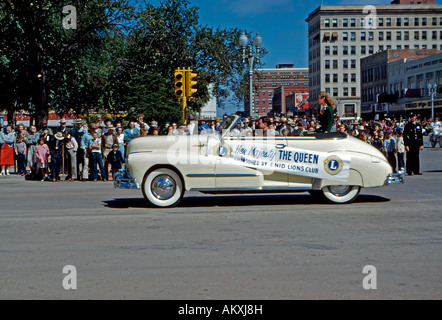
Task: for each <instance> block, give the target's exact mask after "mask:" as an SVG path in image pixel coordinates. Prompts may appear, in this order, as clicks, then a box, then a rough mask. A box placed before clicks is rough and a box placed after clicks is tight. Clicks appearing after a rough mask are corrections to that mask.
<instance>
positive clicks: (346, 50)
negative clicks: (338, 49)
mask: <svg viewBox="0 0 442 320" xmlns="http://www.w3.org/2000/svg"><path fill="white" fill-rule="evenodd" d="M342 54H343V55H344V56H345V55H348V46H343V47H342Z"/></svg>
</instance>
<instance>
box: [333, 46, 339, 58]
mask: <svg viewBox="0 0 442 320" xmlns="http://www.w3.org/2000/svg"><path fill="white" fill-rule="evenodd" d="M333 55H334V56H337V55H338V47H337V46H333Z"/></svg>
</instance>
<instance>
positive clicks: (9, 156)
mask: <svg viewBox="0 0 442 320" xmlns="http://www.w3.org/2000/svg"><path fill="white" fill-rule="evenodd" d="M0 134H1V135H2V140H3V146H2V149H1V153H0V166H1V168H2V171H1V173H0V175H5V174H6V175H9V166H13V165H14V146H15V140H16V135H15V132H14V131H12V127H11V126H10V125H7V126H6V128H5V130H3V131H2V132H1V133H0Z"/></svg>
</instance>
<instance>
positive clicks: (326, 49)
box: [324, 46, 330, 56]
mask: <svg viewBox="0 0 442 320" xmlns="http://www.w3.org/2000/svg"><path fill="white" fill-rule="evenodd" d="M324 50H325V53H324V54H325V55H326V56H329V55H330V47H329V46H325V47H324Z"/></svg>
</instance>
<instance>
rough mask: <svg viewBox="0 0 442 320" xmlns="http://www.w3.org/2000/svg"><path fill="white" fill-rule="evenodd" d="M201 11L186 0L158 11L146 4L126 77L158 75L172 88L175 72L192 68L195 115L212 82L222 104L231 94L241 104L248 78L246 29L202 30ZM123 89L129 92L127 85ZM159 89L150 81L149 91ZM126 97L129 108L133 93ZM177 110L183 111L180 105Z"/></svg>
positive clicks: (131, 42) (130, 42) (132, 38)
mask: <svg viewBox="0 0 442 320" xmlns="http://www.w3.org/2000/svg"><path fill="white" fill-rule="evenodd" d="M198 11H199V9H198V8H197V7H195V6H191V5H190V3H189V1H187V0H166V1H164V2H162V3H161V5H159V6H158V7H155V6H153V5H147V6H146V7H145V8H144V9H142V10H140V11H139V12H138V13H137V26H136V27H135V28H133V29H132V30H131V32H130V33H129V34H128V36H127V56H126V58H127V59H126V61H125V63H124V65H125V66H126V67H127V68H125V72H127V78H131V77H136V76H137V75H140V74H150V75H151V76H153V77H155V76H156V75H159V76H161V77H162V78H163V83H164V84H163V85H166V84H168V85H170V87H171V88H172V87H173V81H172V80H173V77H174V71H175V69H177V68H179V67H191V68H192V69H193V70H194V72H196V73H198V85H197V87H198V91H197V93H196V94H195V95H194V96H193V98H192V99H191V100H190V101H189V102H188V107H189V108H190V109H191V110H193V111H194V112H199V110H200V109H201V108H202V107H203V105H204V104H205V103H207V101H209V99H210V96H209V90H208V87H209V85H210V84H212V85H213V86H214V94H215V95H216V97H217V99H218V102H219V103H221V104H222V103H224V101H225V100H226V99H228V98H230V97H231V96H232V92H233V96H234V97H235V98H236V99H237V100H238V101H241V100H243V98H244V86H243V78H244V74H245V73H246V72H247V68H246V65H245V64H243V63H242V56H241V54H242V52H241V49H240V46H239V44H238V39H239V37H240V35H241V33H242V31H241V30H239V29H226V30H223V29H219V28H217V29H214V28H212V27H208V26H201V25H200V24H199V13H198ZM263 52H265V50H263ZM120 87H121V88H125V86H124V85H121V86H120ZM154 88H155V87H153V88H151V87H150V86H149V83H146V87H145V90H146V91H153V90H154ZM124 90H126V89H124ZM171 92H172V91H171ZM125 93H126V99H125V102H122V104H123V105H126V107H127V108H130V107H131V106H128V105H127V101H136V99H130V98H127V95H129V96H130V95H132V91H130V90H129V91H127V90H126V91H125ZM171 96H173V93H172V94H171ZM149 97H153V95H150V96H149V95H147V94H146V95H145V96H144V98H145V99H147V98H149ZM152 102H153V103H157V101H152ZM167 104H168V105H169V103H167ZM176 108H179V109H180V108H181V107H180V104H177V106H176ZM140 111H141V110H140ZM149 112H150V111H149V110H146V112H145V113H146V115H147V116H150V114H149ZM134 116H135V115H134Z"/></svg>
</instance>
